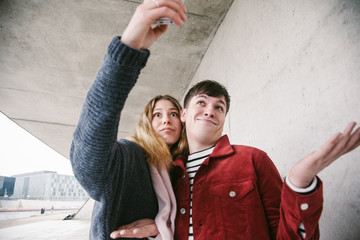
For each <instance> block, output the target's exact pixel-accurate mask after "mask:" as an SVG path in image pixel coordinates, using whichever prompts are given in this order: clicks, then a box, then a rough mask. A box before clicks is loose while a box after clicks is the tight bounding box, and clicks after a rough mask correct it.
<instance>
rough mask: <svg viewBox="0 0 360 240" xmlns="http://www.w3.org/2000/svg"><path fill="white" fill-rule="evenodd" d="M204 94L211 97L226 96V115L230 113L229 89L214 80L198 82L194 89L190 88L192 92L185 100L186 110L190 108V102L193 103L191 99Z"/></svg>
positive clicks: (189, 92)
mask: <svg viewBox="0 0 360 240" xmlns="http://www.w3.org/2000/svg"><path fill="white" fill-rule="evenodd" d="M202 93H203V94H206V95H208V96H210V97H221V96H224V97H225V101H226V113H227V112H228V111H229V109H230V95H229V93H228V91H227V89H226V88H225V87H224V86H223V85H221V84H220V83H218V82H216V81H214V80H204V81H201V82H198V83H197V84H195V85H194V86H193V87H192V88H190V90H189V91H188V93H187V94H186V96H185V99H184V108H187V107H188V104H189V102H190V101H191V99H192V98H193V97H194V96H196V95H199V94H202Z"/></svg>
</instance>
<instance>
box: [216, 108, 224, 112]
mask: <svg viewBox="0 0 360 240" xmlns="http://www.w3.org/2000/svg"><path fill="white" fill-rule="evenodd" d="M216 109H218V110H220V111H223V110H224V109H223V107H216Z"/></svg>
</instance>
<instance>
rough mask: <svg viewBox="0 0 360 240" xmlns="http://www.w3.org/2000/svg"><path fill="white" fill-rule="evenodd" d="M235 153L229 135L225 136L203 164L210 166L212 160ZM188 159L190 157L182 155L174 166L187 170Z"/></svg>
mask: <svg viewBox="0 0 360 240" xmlns="http://www.w3.org/2000/svg"><path fill="white" fill-rule="evenodd" d="M234 152H235V151H234V149H233V147H232V146H231V144H230V142H229V137H228V136H227V135H224V136H222V137H221V138H220V139H219V141H218V142H217V143H216V145H215V148H214V151H213V152H212V153H211V154H210V156H209V157H208V158H207V159H206V160H205V161H204V162H203V164H206V165H208V164H209V160H210V158H219V157H226V156H229V155H231V154H233V153H234ZM187 159H188V155H181V156H179V157H178V158H177V159H176V160H175V161H174V165H175V166H179V167H182V168H185V167H184V166H185V165H186V162H187Z"/></svg>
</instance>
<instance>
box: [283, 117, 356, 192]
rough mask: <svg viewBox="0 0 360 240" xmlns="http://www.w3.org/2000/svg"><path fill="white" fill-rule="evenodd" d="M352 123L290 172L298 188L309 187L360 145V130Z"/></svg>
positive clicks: (291, 178) (290, 177) (292, 181)
mask: <svg viewBox="0 0 360 240" xmlns="http://www.w3.org/2000/svg"><path fill="white" fill-rule="evenodd" d="M355 125H356V122H351V123H350V124H349V125H348V126H347V127H346V128H345V130H344V132H339V133H336V134H335V135H334V136H333V137H332V138H330V139H329V140H328V141H327V142H326V143H325V144H324V145H323V146H322V147H321V148H320V149H319V150H317V151H315V152H312V153H310V154H309V155H307V156H306V157H305V158H303V159H301V160H300V161H299V162H297V163H296V164H295V166H294V167H293V168H292V169H291V170H290V172H289V175H288V180H289V181H290V182H291V183H292V184H293V185H294V186H295V187H298V188H305V187H308V186H309V184H310V183H311V181H312V180H313V179H314V177H315V176H316V175H317V174H318V173H319V172H321V171H322V170H323V169H324V168H326V167H327V166H329V165H330V164H331V163H333V162H334V161H335V160H336V159H338V158H339V157H341V156H342V155H344V154H346V153H348V152H350V151H352V150H354V149H355V148H357V147H358V146H359V145H360V128H359V127H358V128H357V129H356V130H354V128H355Z"/></svg>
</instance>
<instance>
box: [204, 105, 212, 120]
mask: <svg viewBox="0 0 360 240" xmlns="http://www.w3.org/2000/svg"><path fill="white" fill-rule="evenodd" d="M205 116H207V117H211V118H212V117H214V109H213V108H212V107H207V108H206V109H205Z"/></svg>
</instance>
